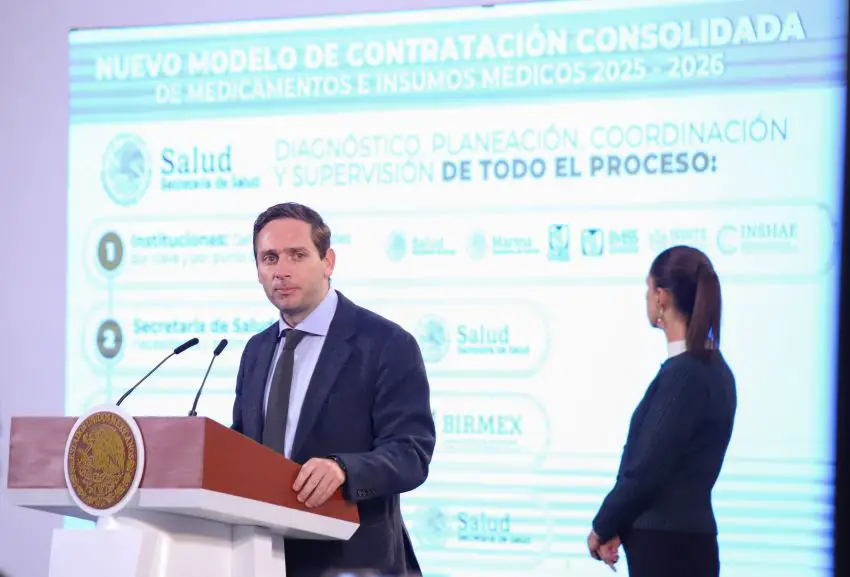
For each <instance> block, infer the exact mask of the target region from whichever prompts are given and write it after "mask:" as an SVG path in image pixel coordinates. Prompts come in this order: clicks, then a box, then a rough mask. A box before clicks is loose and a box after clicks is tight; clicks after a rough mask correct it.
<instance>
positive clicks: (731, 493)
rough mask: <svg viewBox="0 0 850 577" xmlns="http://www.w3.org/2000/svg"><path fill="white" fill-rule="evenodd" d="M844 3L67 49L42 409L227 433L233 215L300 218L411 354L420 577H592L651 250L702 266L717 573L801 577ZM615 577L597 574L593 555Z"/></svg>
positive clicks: (568, 8) (635, 0) (486, 10)
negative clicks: (419, 451) (431, 445)
mask: <svg viewBox="0 0 850 577" xmlns="http://www.w3.org/2000/svg"><path fill="white" fill-rule="evenodd" d="M846 22H847V14H846V4H845V3H844V2H839V1H838V0H836V1H835V2H826V1H824V2H811V1H808V2H807V1H803V0H743V1H740V0H739V1H729V2H718V1H713V2H699V3H697V2H684V1H663V2H662V1H660V0H657V1H654V2H647V1H644V0H619V1H606V0H594V1H575V2H546V3H539V4H517V5H499V6H495V7H493V6H491V7H474V8H464V9H452V10H433V11H418V12H410V11H405V12H394V13H379V14H378V13H376V14H354V15H339V16H331V17H321V18H319V17H315V18H303V19H282V20H277V21H250V22H239V23H216V24H205V25H192V26H185V27H152V28H128V29H104V30H98V29H92V30H75V31H72V32H71V34H70V46H69V50H70V127H69V139H70V149H69V184H68V215H69V221H68V243H67V248H68V257H67V258H68V295H67V303H68V306H67V359H66V363H67V364H66V366H67V374H66V376H67V382H66V399H67V401H66V412H67V414H69V415H79V414H81V413H83V412H84V411H86V410H87V409H89V408H90V407H92V406H94V405H98V404H101V403H108V402H114V401H115V400H116V399H117V398H118V397H119V396H120V395H121V394H122V393H123V392H124V391H125V390H126V389H127V388H128V387H130V386H131V385H133V384H134V383H135V382H136V381H137V380H138V379H139V378H141V377H142V376H143V375H144V374H145V373H146V372H147V371H148V370H150V369H151V368H152V367H154V366H155V365H156V364H157V363H158V362H159V361H160V360H161V359H162V358H163V357H164V356H165V355H167V354H168V353H169V352H170V351H171V349H173V348H174V347H175V346H177V345H179V344H180V343H182V342H184V341H185V340H187V339H189V338H192V337H198V338H199V339H200V345H199V346H197V347H194V348H192V349H190V350H189V351H187V352H185V353H184V354H182V355H180V356H179V357H175V358H173V359H171V360H170V361H169V362H168V363H166V364H165V365H163V366H162V368H161V369H160V370H159V371H157V372H156V373H155V374H154V375H153V376H152V377H151V378H150V379H149V380H148V381H146V382H145V383H144V384H143V385H142V386H141V387H139V388H138V389H137V390H136V392H135V393H134V394H133V395H131V396H130V397H128V399H127V400H126V402H125V403H124V404H123V405H122V406H123V407H125V408H127V410H129V411H130V412H131V413H132V414H134V415H137V416H140V415H186V414H187V413H188V412H189V409H190V408H191V406H192V401H193V398H194V395H195V392H196V390H197V388H198V386H199V384H200V382H201V380H202V378H203V375H204V372H205V370H206V368H207V365H208V363H209V361H210V358H211V355H212V351H213V349H214V348H215V346H216V344H217V343H218V342H219V340H220V339H222V338H226V339H228V341H229V343H230V344H229V346H228V347H227V349H226V350H225V351H224V353H223V354H222V355H221V356H220V357H219V358H218V360H217V361H216V364H215V365H214V366H213V368H212V371H211V373H210V375H209V379H208V380H207V383H206V386H205V390H204V394H203V396H202V397H201V399H200V402H199V405H198V414H199V415H203V416H207V417H210V418H213V419H215V420H217V421H219V422H221V423H223V424H225V425H228V426H229V425H230V424H231V409H232V402H233V397H234V387H235V381H236V371H237V367H238V365H239V359H240V355H241V352H242V349H243V347H244V344H245V342H246V341H247V339H248V338H250V337H251V336H252V335H253V334H255V333H257V332H259V331H261V330H263V329H264V328H266V327H267V326H268V325H269V324H271V323H274V322H276V320H277V318H278V312H277V310H276V309H275V308H274V307H273V306H272V305H271V304H270V303H269V302H268V301H267V300H266V298H265V295H264V293H263V290H262V287H261V286H260V284H259V283H258V280H257V271H256V267H255V263H254V260H253V254H252V225H253V222H254V219H255V218H256V217H257V215H258V214H259V213H260V212H261V211H262V210H264V209H265V208H267V207H268V206H270V205H273V204H276V203H279V202H284V201H297V202H301V203H304V204H307V205H309V206H311V207H313V208H315V209H316V210H318V211H319V212H320V213H321V214H322V215H323V216H324V217H325V219H326V220H327V222H328V224H329V226H330V228H331V230H332V235H333V241H332V243H333V246H334V248H335V249H336V252H337V266H336V270H335V272H334V275H333V279H332V284H333V286H334V287H335V288H336V289H337V290H339V291H341V292H342V293H343V294H345V295H346V296H347V297H349V298H351V299H352V300H354V301H355V302H357V303H359V304H361V305H363V306H365V307H368V308H370V309H372V310H374V311H376V312H378V313H380V314H382V315H384V316H386V317H388V318H389V319H391V320H393V321H395V322H398V323H399V324H400V325H402V326H404V327H405V328H406V329H408V330H409V331H410V332H411V333H412V334H414V335H415V336H416V338H417V339H418V342H419V344H420V346H421V349H422V353H423V356H424V359H425V363H426V365H427V370H428V375H429V378H430V382H431V387H432V403H433V410H434V418H435V420H436V424H437V438H438V441H437V448H436V452H435V455H434V459H433V464H432V469H431V473H430V476H429V478H428V480H427V482H426V483H425V484H424V485H423V486H422V487H420V488H418V489H416V490H415V491H412V492H411V493H408V494H405V495H404V496H403V500H402V503H403V512H404V516H405V520H406V522H407V524H408V526H409V528H410V532H411V536H412V540H413V542H414V546H415V548H416V551H417V554H418V556H419V558H420V561H421V563H422V565H423V570H424V571H425V574H426V576H427V577H461V576H463V577H470V576H471V577H477V576H480V577H484V576H488V577H490V576H497V577H498V576H504V577H508V576H516V577H520V576H522V577H525V576H528V575H565V576H579V577H581V576H588V577H591V576H594V575H600V576H601V575H607V574H609V569H608V568H607V567H605V566H604V565H603V564H601V563H599V562H597V561H594V560H593V559H591V558H590V556H589V555H588V552H587V548H586V544H585V538H586V536H587V534H588V532H589V531H590V523H591V520H592V518H593V516H594V515H595V513H596V511H597V509H598V507H599V505H600V503H601V501H602V499H603V497H604V496H605V494H606V493H607V492H608V491H609V490H610V488H611V487H612V486H613V483H614V479H615V475H616V470H617V466H618V464H619V458H620V454H621V451H622V448H623V444H624V442H625V437H626V431H627V427H628V425H629V419H630V417H631V414H632V411H633V410H634V408H635V406H636V404H637V403H638V401H639V400H640V399H641V397H642V396H643V394H644V392H645V390H646V387H647V386H648V384H649V382H650V380H651V379H652V378H653V376H654V375H655V373H656V372H657V370H658V368H659V365H660V364H661V363H662V362H663V361H664V360H665V359H666V356H667V351H666V345H665V341H664V336H663V334H662V333H661V332H660V331H657V330H654V329H652V328H651V327H650V325H649V322H648V320H647V315H646V303H645V294H646V285H645V279H646V275H647V272H648V268H649V265H650V263H651V262H652V259H653V258H654V257H655V255H657V254H658V253H659V252H660V251H661V250H663V249H664V248H665V247H669V246H672V245H677V244H687V245H691V246H694V247H698V248H700V249H701V250H703V251H705V252H706V253H707V254H708V255H709V256H710V258H711V259H712V260H713V262H714V264H715V266H716V268H717V270H718V273H719V275H720V279H721V282H722V286H723V298H724V311H723V312H724V316H723V333H722V336H723V340H722V348H723V351H724V353H725V355H726V357H727V359H728V361H729V363H730V365H731V367H732V369H733V370H734V372H735V375H736V377H737V384H738V395H739V404H738V413H737V422H736V426H735V431H734V436H733V438H732V442H731V445H730V448H729V452H728V456H727V460H726V463H725V467H724V470H723V473H722V475H721V478H720V480H719V482H718V484H717V487H716V489H715V492H714V504H715V512H716V515H717V518H718V523H719V541H720V548H721V559H722V565H723V575H724V577H764V576H766V575H770V576H771V577H826V576H827V575H830V574H831V567H832V561H831V539H832V519H831V515H832V492H833V491H832V483H833V477H832V467H833V460H834V457H833V451H834V440H833V426H834V424H833V402H834V394H835V380H834V365H835V360H836V358H835V336H836V316H837V315H836V310H837V296H838V289H837V282H838V281H837V274H838V262H837V247H838V242H839V241H838V238H839V237H838V234H837V233H838V232H839V231H840V230H841V229H840V227H841V222H840V216H839V215H840V209H841V171H842V163H843V154H844V151H843V126H844V120H843V115H844V107H845V101H844V98H845V97H844V86H843V72H844V70H843V66H844V64H843V60H844V58H845V57H846V49H845V42H846V29H845V27H846ZM619 572H620V574H624V575H625V574H627V568H626V566H625V562H621V563H620V565H619Z"/></svg>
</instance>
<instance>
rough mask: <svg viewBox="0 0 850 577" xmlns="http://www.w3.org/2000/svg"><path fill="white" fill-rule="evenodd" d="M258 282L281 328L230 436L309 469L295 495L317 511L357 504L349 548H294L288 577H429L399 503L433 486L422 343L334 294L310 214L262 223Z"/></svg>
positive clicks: (245, 388) (308, 544) (344, 544)
mask: <svg viewBox="0 0 850 577" xmlns="http://www.w3.org/2000/svg"><path fill="white" fill-rule="evenodd" d="M254 256H255V261H256V265H257V276H258V278H259V281H260V284H261V285H262V286H263V290H264V291H265V293H266V296H267V297H268V299H269V301H271V303H272V304H273V305H274V306H275V307H277V309H278V310H279V311H280V319H279V321H278V322H276V323H274V324H273V325H271V326H269V327H268V328H267V329H265V330H264V331H262V332H260V333H258V334H256V335H254V336H252V337H251V339H250V340H249V341H248V343H247V344H246V346H245V349H244V352H243V354H242V359H241V361H240V365H239V373H238V376H237V381H236V399H235V402H234V406H233V425H232V428H233V429H234V430H236V431H238V432H240V433H242V434H244V435H246V436H248V437H250V438H252V439H254V440H255V441H257V442H259V443H262V444H264V445H266V446H268V447H270V448H272V449H274V450H275V451H278V452H279V453H281V454H283V455H284V456H286V457H287V458H289V459H292V460H293V461H295V462H297V463H299V464H302V465H303V467H302V469H301V471H300V473H299V475H298V477H297V479H296V481H295V484H294V485H293V487H292V490H293V491H295V492H296V493H297V495H298V500H299V501H301V502H302V503H305V505H306V506H308V507H316V506H319V505H321V504H322V503H324V502H325V501H326V500H328V499H329V498H330V497H331V496H332V495H333V494H334V493H335V492H336V491H337V489H340V488H341V490H342V494H343V495H344V496H345V498H346V499H348V500H349V501H352V502H354V503H356V504H357V506H358V511H359V515H360V527H359V528H358V530H357V531H356V532H355V534H354V535H353V536H352V537H351V539H350V540H348V541H310V540H298V539H287V540H286V544H285V551H286V567H287V575H288V577H319V576H320V575H322V574H324V573H326V572H327V571H328V570H331V569H372V570H376V571H379V572H381V573H384V574H392V575H405V574H419V573H421V570H420V567H419V563H418V561H417V559H416V555H415V554H414V552H413V548H412V545H411V543H410V538H409V536H408V533H407V529H406V528H405V526H404V522H403V520H402V517H401V510H400V494H401V493H404V492H406V491H411V490H413V489H415V488H416V487H418V486H420V485H421V484H422V483H424V482H425V479H426V478H427V476H428V467H429V463H430V461H431V456H432V453H433V451H434V444H435V442H436V431H435V427H434V420H433V417H432V414H431V406H430V386H429V383H428V379H427V376H426V373H425V365H424V362H423V360H422V355H421V352H420V350H419V346H418V344H417V342H416V340H415V338H414V337H413V336H412V335H411V334H410V333H408V332H407V331H405V330H404V329H402V328H401V327H400V326H398V325H397V324H395V323H393V322H391V321H389V320H387V319H385V318H383V317H381V316H379V315H377V314H375V313H373V312H371V311H368V310H366V309H364V308H362V307H360V306H358V305H356V304H354V303H353V302H352V301H350V300H349V299H348V298H346V297H345V296H344V295H343V294H342V293H340V292H338V291H336V290H335V289H334V288H332V287H331V286H330V278H331V274H332V273H333V270H334V263H335V260H336V255H335V253H334V250H333V249H332V248H331V232H330V229H329V228H328V226H327V225H326V224H325V223H324V221H323V219H322V218H321V216H320V215H319V214H318V213H316V212H315V211H314V210H312V209H310V208H308V207H306V206H303V205H300V204H295V203H285V204H278V205H275V206H272V207H270V208H269V209H267V210H266V211H265V212H263V213H262V214H260V215H259V216H258V218H257V219H256V222H255V223H254Z"/></svg>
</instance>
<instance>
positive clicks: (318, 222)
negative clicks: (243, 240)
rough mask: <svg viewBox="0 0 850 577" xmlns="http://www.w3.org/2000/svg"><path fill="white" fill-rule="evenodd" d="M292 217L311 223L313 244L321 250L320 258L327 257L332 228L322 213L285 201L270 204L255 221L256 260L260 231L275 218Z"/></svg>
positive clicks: (255, 257)
mask: <svg viewBox="0 0 850 577" xmlns="http://www.w3.org/2000/svg"><path fill="white" fill-rule="evenodd" d="M283 218H291V219H294V220H300V221H302V222H306V223H307V224H309V225H310V229H311V235H310V236H311V237H312V239H313V245H314V246H315V247H316V250H317V251H319V258H322V259H323V258H325V255H327V254H328V249H329V248H330V247H331V229H330V228H329V227H328V225H327V224H325V221H324V220H323V219H322V217H321V215H320V214H319V213H318V212H316V211H315V210H313V209H312V208H310V207H309V206H304V205H303V204H298V203H297V202H284V203H281V204H276V205H274V206H270V207H269V208H267V209H266V210H264V211H263V212H262V213H260V215H259V216H258V217H257V220H255V221H254V260H255V261H256V260H257V236H258V235H259V234H260V231H261V230H263V228H264V227H265V226H266V225H267V224H268V223H270V222H272V221H273V220H280V219H283Z"/></svg>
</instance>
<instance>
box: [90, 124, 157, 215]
mask: <svg viewBox="0 0 850 577" xmlns="http://www.w3.org/2000/svg"><path fill="white" fill-rule="evenodd" d="M101 181H102V182H103V188H104V189H105V190H106V194H108V195H109V198H111V199H112V201H113V202H115V204H118V205H120V206H132V205H134V204H136V203H138V202H139V201H140V200H141V199H142V197H143V196H144V195H145V192H146V191H147V189H148V187H149V186H150V183H151V158H150V153H149V152H148V149H147V146H146V145H145V143H144V141H143V140H142V139H141V138H139V137H138V136H136V135H135V134H119V135H118V136H116V137H115V138H113V139H112V140H111V141H110V142H109V144H108V145H107V147H106V151H105V152H104V154H103V167H102V170H101Z"/></svg>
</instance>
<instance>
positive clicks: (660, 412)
mask: <svg viewBox="0 0 850 577" xmlns="http://www.w3.org/2000/svg"><path fill="white" fill-rule="evenodd" d="M646 284H647V292H646V307H647V315H648V317H649V322H650V324H651V325H652V326H653V327H655V328H658V329H660V330H662V331H664V334H665V336H666V339H667V359H666V360H665V361H664V363H663V364H662V365H661V369H660V370H659V372H658V374H657V375H656V377H655V378H654V379H653V381H652V382H651V383H650V384H649V387H648V388H647V390H646V393H645V395H644V397H643V400H642V401H641V402H640V403H639V404H638V406H637V408H636V409H635V412H634V414H633V416H632V420H631V424H630V427H629V432H628V437H627V439H626V445H625V447H624V449H623V455H622V458H621V461H620V468H619V471H618V473H617V480H616V483H615V485H614V488H613V489H612V490H611V491H610V493H609V494H608V496H607V497H606V498H605V500H604V502H603V503H602V506H601V507H600V509H599V512H598V513H597V515H596V517H595V518H594V520H593V531H591V533H590V536H589V537H588V549H589V550H590V553H591V555H593V557H594V558H596V559H601V560H604V561H605V562H606V563H608V564H609V565H612V566H613V564H614V563H616V561H617V556H618V553H617V552H618V550H619V546H620V544H622V546H623V549H624V551H625V554H626V561H627V564H628V568H629V576H630V577H668V576H669V577H683V576H687V577H717V576H718V575H719V574H720V559H719V551H718V545H717V522H716V520H715V518H714V511H713V508H712V501H711V493H712V489H713V488H714V484H715V482H716V481H717V477H718V476H719V474H720V469H721V468H722V466H723V460H724V458H725V456H726V449H727V447H728V446H729V440H730V438H731V435H732V428H733V425H734V421H735V411H736V408H737V393H736V386H735V377H734V375H733V374H732V371H731V369H730V368H729V366H728V365H727V364H726V361H725V359H724V358H723V355H722V354H721V352H720V316H721V291H720V280H719V279H718V277H717V273H716V272H715V271H714V267H713V266H712V264H711V261H710V260H709V259H708V257H707V256H706V255H705V254H703V253H702V252H700V251H699V250H697V249H695V248H691V247H687V246H676V247H672V248H669V249H667V250H665V251H664V252H662V253H661V254H659V255H658V256H657V257H656V258H655V261H654V262H653V263H652V266H651V267H650V270H649V275H648V277H647V279H646Z"/></svg>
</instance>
